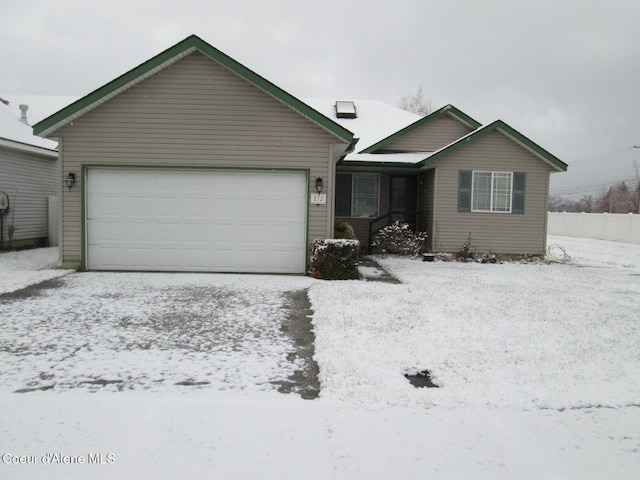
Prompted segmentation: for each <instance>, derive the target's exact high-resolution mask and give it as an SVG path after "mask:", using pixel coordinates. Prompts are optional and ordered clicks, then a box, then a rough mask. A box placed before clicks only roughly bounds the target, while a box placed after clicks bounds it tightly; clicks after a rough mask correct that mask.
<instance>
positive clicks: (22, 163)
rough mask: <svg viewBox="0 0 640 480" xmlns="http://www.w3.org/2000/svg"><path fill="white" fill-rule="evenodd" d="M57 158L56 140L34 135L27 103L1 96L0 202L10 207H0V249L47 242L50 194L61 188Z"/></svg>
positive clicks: (55, 194)
mask: <svg viewBox="0 0 640 480" xmlns="http://www.w3.org/2000/svg"><path fill="white" fill-rule="evenodd" d="M5 102H6V103H5ZM18 107H21V110H22V111H21V110H19V109H18ZM21 117H22V118H21ZM57 159H58V152H57V144H56V142H53V141H51V140H46V139H43V138H40V137H37V136H35V135H33V132H32V129H31V127H30V126H29V124H28V106H27V105H26V104H23V105H15V106H14V105H13V104H9V102H8V101H7V99H6V98H5V97H4V96H3V97H2V101H1V102H0V197H1V198H0V203H2V202H7V200H8V202H7V203H8V207H9V208H8V209H0V249H6V248H20V247H28V246H44V245H47V244H48V243H49V213H48V205H49V197H50V196H57V195H59V192H60V182H59V180H58V178H59V176H58V172H57Z"/></svg>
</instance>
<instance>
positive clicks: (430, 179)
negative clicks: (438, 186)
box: [418, 169, 436, 248]
mask: <svg viewBox="0 0 640 480" xmlns="http://www.w3.org/2000/svg"><path fill="white" fill-rule="evenodd" d="M435 179H436V170H435V169H431V170H427V171H426V172H424V173H422V174H421V175H420V177H419V178H418V210H419V212H420V226H419V229H420V230H422V231H426V232H427V235H428V240H427V244H428V245H432V241H433V229H432V225H433V199H434V195H435ZM432 248H433V247H432Z"/></svg>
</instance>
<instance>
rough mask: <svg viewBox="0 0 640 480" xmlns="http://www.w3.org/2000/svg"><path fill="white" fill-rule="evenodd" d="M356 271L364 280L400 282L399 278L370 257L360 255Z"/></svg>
mask: <svg viewBox="0 0 640 480" xmlns="http://www.w3.org/2000/svg"><path fill="white" fill-rule="evenodd" d="M358 272H359V273H360V278H361V280H364V281H365V282H384V283H392V284H399V283H401V282H400V280H398V279H397V278H395V277H394V276H392V275H391V274H390V273H389V272H387V271H386V270H385V269H384V268H382V267H381V266H380V264H379V263H378V262H376V261H375V260H374V259H373V258H372V257H362V259H361V260H360V262H359V264H358Z"/></svg>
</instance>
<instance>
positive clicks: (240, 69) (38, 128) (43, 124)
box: [33, 35, 353, 144]
mask: <svg viewBox="0 0 640 480" xmlns="http://www.w3.org/2000/svg"><path fill="white" fill-rule="evenodd" d="M195 50H198V51H200V52H201V53H203V54H204V55H206V56H208V57H209V58H211V59H212V60H214V61H216V62H218V63H219V64H221V65H223V66H224V67H226V68H228V69H229V70H231V71H232V72H234V73H236V74H237V75H239V76H240V77H242V78H244V79H245V80H247V81H248V82H249V83H252V84H253V85H255V86H256V87H257V88H259V89H261V90H263V91H264V92H266V93H268V94H269V95H271V96H273V97H275V98H276V99H278V100H280V101H281V102H283V103H284V104H285V105H288V106H289V107H290V108H292V109H293V110H295V111H297V112H298V113H300V114H301V115H303V116H305V117H307V118H308V119H310V120H311V121H313V122H315V123H316V124H318V125H320V126H321V127H323V128H324V129H326V130H328V131H329V132H330V133H332V134H334V135H335V136H337V137H338V138H340V139H341V140H344V141H345V142H347V143H349V144H351V143H352V142H353V133H352V132H350V131H349V130H347V129H346V128H344V127H343V126H341V125H339V124H338V123H336V122H334V121H333V120H331V119H330V118H328V117H325V116H324V115H322V114H321V113H320V112H318V111H316V110H314V109H313V108H311V107H310V106H309V105H307V104H306V103H304V102H302V101H301V100H298V99H297V98H296V97H294V96H293V95H291V94H289V93H287V92H285V91H284V90H283V89H281V88H280V87H278V86H277V85H275V84H273V83H271V82H270V81H268V80H267V79H265V78H264V77H262V76H260V75H258V74H257V73H255V72H254V71H253V70H250V69H249V68H247V67H245V66H244V65H242V64H241V63H239V62H237V61H236V60H234V59H233V58H231V57H229V56H228V55H226V54H224V53H222V52H221V51H220V50H218V49H217V48H215V47H213V46H212V45H210V44H208V43H207V42H205V41H204V40H202V39H201V38H200V37H198V36H196V35H190V36H189V37H187V38H185V39H184V40H182V41H181V42H178V43H177V44H175V45H174V46H173V47H170V48H168V49H167V50H165V51H163V52H161V53H159V54H158V55H156V56H155V57H153V58H151V59H150V60H147V61H146V62H144V63H142V64H140V65H138V66H137V67H135V68H133V69H131V70H129V71H128V72H126V73H124V74H123V75H120V76H119V77H117V78H116V79H114V80H112V81H111V82H109V83H107V84H105V85H103V86H102V87H100V88H98V89H97V90H94V91H93V92H91V93H89V94H88V95H86V96H84V97H82V98H81V99H79V100H77V101H75V102H73V103H72V104H70V105H68V106H67V107H65V108H63V109H62V110H60V111H58V112H56V113H54V114H53V115H51V116H49V117H47V118H45V119H44V120H42V121H40V122H38V123H37V124H35V125H34V126H33V133H34V134H35V135H40V136H47V135H49V134H51V133H52V132H54V131H55V130H57V129H59V128H60V127H62V126H63V125H65V124H67V123H68V122H70V121H72V120H73V119H74V118H77V117H78V116H79V115H81V114H82V113H83V110H87V109H90V108H91V106H92V105H94V104H95V103H98V102H100V101H101V100H103V101H104V100H105V99H108V98H111V97H112V96H115V95H117V94H118V93H119V92H120V91H122V90H125V89H126V88H127V87H128V86H129V85H130V84H131V83H134V82H136V81H137V80H143V79H144V78H146V77H148V76H150V75H152V74H154V73H155V71H156V70H160V69H162V68H163V65H165V64H167V63H168V62H171V61H172V60H175V61H177V60H178V59H180V58H182V57H183V56H186V55H188V54H190V53H192V52H193V51H195Z"/></svg>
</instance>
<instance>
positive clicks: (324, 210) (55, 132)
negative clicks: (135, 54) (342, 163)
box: [34, 35, 356, 274]
mask: <svg viewBox="0 0 640 480" xmlns="http://www.w3.org/2000/svg"><path fill="white" fill-rule="evenodd" d="M34 133H36V134H37V135H40V136H43V137H47V138H54V139H56V140H57V141H58V144H59V150H60V160H61V166H60V168H61V171H60V173H61V178H59V181H60V183H61V184H63V185H66V184H65V183H64V181H65V179H66V178H69V179H70V180H69V182H70V183H69V185H70V186H69V185H67V186H68V188H67V187H64V188H63V189H62V209H61V210H62V215H61V219H60V229H61V239H60V250H61V260H62V266H64V267H65V268H77V269H80V270H125V271H176V272H177V271H183V272H247V273H249V272H251V273H285V274H287V273H293V274H305V273H306V269H307V256H308V255H307V250H308V246H309V244H310V242H311V241H312V240H314V239H317V238H327V237H329V236H331V235H332V234H333V223H334V222H333V217H334V215H333V200H332V192H331V189H332V188H333V176H334V172H335V165H336V163H337V161H338V160H339V159H340V158H341V157H342V156H343V155H344V153H345V152H346V151H347V150H349V149H350V148H353V145H354V144H355V141H356V139H354V136H353V133H352V132H350V131H349V130H347V129H346V128H345V127H343V126H341V125H339V124H338V123H336V122H334V121H333V120H332V119H331V118H328V117H326V116H324V115H322V114H321V113H319V112H318V111H316V110H314V109H313V108H311V107H310V106H309V105H307V104H306V103H304V102H302V101H300V100H299V99H297V98H296V97H294V96H292V95H290V94H289V93H287V92H285V91H284V90H282V89H281V88H280V87H278V86H276V85H275V84H273V83H271V82H269V81H268V80H266V79H265V78H263V77H261V76H260V75H258V74H256V73H255V72H253V71H252V70H249V69H248V68H246V67H245V66H244V65H242V64H240V63H238V62H236V61H235V60H233V59H232V58H230V57H229V56H227V55H225V54H224V53H222V52H220V51H219V50H217V49H216V48H214V47H213V46H211V45H209V44H208V43H206V42H204V41H203V40H202V39H200V38H198V37H196V36H195V35H192V36H190V37H187V38H186V39H185V40H183V41H181V42H179V43H177V44H176V45H174V46H172V47H170V48H168V49H167V50H165V51H164V52H161V53H159V54H158V55H156V56H155V57H153V58H151V59H149V60H147V61H146V62H144V63H142V64H140V65H139V66H137V67H135V68H134V69H132V70H130V71H129V72H126V73H124V74H123V75H121V76H119V77H117V78H116V79H114V80H112V81H111V82H109V83H107V84H106V85H103V86H102V87H100V88H98V89H97V90H94V91H93V92H91V93H90V94H89V95H87V96H85V97H83V98H81V99H79V100H77V101H76V102H74V103H72V104H70V105H68V106H67V107H65V108H64V109H62V110H60V111H59V112H57V113H55V114H53V115H52V116H50V117H49V118H46V119H44V120H42V121H41V122H39V123H38V124H37V125H35V126H34ZM318 179H320V180H321V181H319V182H318ZM316 184H317V185H318V186H322V188H324V190H323V191H322V192H318V193H322V194H324V195H323V196H319V197H314V201H313V203H312V202H311V190H313V193H316ZM322 188H321V190H322ZM319 198H320V199H319ZM323 199H324V201H323Z"/></svg>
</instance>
